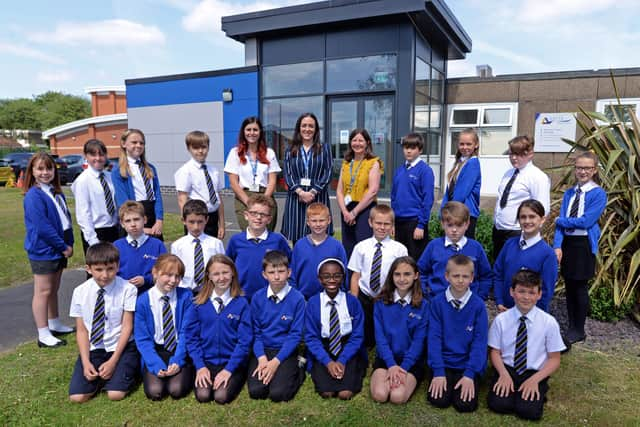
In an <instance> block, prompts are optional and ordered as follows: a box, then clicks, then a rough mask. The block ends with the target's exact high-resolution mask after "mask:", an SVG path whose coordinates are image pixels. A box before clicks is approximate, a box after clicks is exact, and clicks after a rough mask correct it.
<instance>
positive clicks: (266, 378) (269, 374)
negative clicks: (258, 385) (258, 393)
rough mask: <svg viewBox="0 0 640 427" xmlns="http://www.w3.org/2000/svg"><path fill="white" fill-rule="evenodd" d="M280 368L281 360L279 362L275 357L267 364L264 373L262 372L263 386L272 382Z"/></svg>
mask: <svg viewBox="0 0 640 427" xmlns="http://www.w3.org/2000/svg"><path fill="white" fill-rule="evenodd" d="M279 366H280V360H278V358H277V357H274V358H273V359H271V360H270V361H269V362H267V366H265V368H264V371H263V372H262V384H264V385H267V384H269V383H270V382H271V380H272V379H273V377H274V375H275V374H276V371H277V370H278V367H279Z"/></svg>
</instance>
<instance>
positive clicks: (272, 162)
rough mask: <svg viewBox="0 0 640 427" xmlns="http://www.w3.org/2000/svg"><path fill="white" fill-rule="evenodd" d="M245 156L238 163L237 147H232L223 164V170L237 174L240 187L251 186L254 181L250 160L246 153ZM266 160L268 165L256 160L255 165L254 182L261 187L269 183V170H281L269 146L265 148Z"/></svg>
mask: <svg viewBox="0 0 640 427" xmlns="http://www.w3.org/2000/svg"><path fill="white" fill-rule="evenodd" d="M245 158H246V159H247V161H246V162H245V164H242V163H240V157H238V148H237V147H234V148H232V149H231V151H230V152H229V155H228V156H227V161H226V162H225V164H224V171H225V172H226V173H232V174H234V175H238V178H239V181H240V187H242V188H251V185H253V183H254V177H253V166H252V160H251V157H250V156H249V154H248V153H247V154H245ZM267 160H268V161H269V164H268V165H265V164H264V163H260V161H258V164H257V166H256V176H255V183H256V184H258V185H261V186H262V187H266V186H267V185H268V184H269V174H270V173H271V172H276V173H278V172H280V171H282V169H281V168H280V164H279V163H278V159H277V158H276V153H275V152H274V151H273V150H272V149H271V148H267Z"/></svg>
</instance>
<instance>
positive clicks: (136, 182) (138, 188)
mask: <svg viewBox="0 0 640 427" xmlns="http://www.w3.org/2000/svg"><path fill="white" fill-rule="evenodd" d="M127 161H128V163H129V170H130V171H131V183H132V184H133V192H134V194H135V198H136V201H138V202H139V201H142V200H147V188H146V187H145V186H144V178H143V177H142V174H141V173H140V166H138V165H137V164H136V159H134V158H133V157H129V156H127ZM149 183H150V184H151V187H152V188H153V181H152V180H151V179H150V180H149Z"/></svg>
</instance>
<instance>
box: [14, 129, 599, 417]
mask: <svg viewBox="0 0 640 427" xmlns="http://www.w3.org/2000/svg"><path fill="white" fill-rule="evenodd" d="M518 138H522V137H518ZM518 138H514V140H512V141H511V142H510V159H511V162H512V164H513V166H514V168H513V169H512V170H510V171H509V172H507V174H505V177H503V182H502V183H501V185H500V188H499V191H498V192H499V194H498V200H497V203H496V217H497V219H496V224H495V227H494V244H496V245H498V246H499V245H500V244H501V243H502V244H503V247H502V248H499V249H498V251H497V258H496V261H495V264H494V266H493V267H491V265H490V264H489V261H488V259H487V256H486V254H485V251H484V249H483V248H482V246H481V245H480V243H478V242H477V241H476V240H474V239H473V235H474V229H475V224H476V221H477V217H478V214H479V208H478V206H477V205H478V203H479V182H480V181H479V179H480V178H479V170H480V169H479V164H478V160H477V151H478V140H477V135H475V132H473V131H472V130H466V131H464V132H463V133H462V134H461V135H460V137H459V150H458V154H457V156H456V164H455V165H454V167H453V169H452V171H451V172H450V173H449V175H448V177H447V178H448V185H447V189H446V191H445V197H444V200H443V206H442V209H441V222H442V227H443V230H444V234H445V235H444V237H439V238H435V239H433V240H431V241H429V242H428V243H426V241H427V240H428V239H427V238H424V237H423V236H422V235H420V236H419V237H421V238H420V239H417V240H423V239H424V240H425V241H424V242H421V243H425V244H426V246H425V245H422V246H421V245H415V244H412V245H409V247H411V248H412V250H411V252H412V253H409V252H408V250H407V247H406V246H405V245H404V244H403V243H401V242H403V241H407V240H412V239H414V240H415V237H416V235H415V234H414V233H413V232H412V230H408V231H405V232H403V233H401V234H402V235H398V234H396V235H395V239H394V238H392V235H393V234H394V227H395V230H396V232H397V230H399V229H401V228H402V229H403V230H406V229H407V227H398V226H397V221H398V220H399V221H406V220H407V219H409V220H411V219H414V218H408V217H407V216H406V215H404V213H406V212H405V209H406V207H407V206H412V205H413V204H415V205H420V203H421V200H422V199H423V198H425V197H431V199H433V189H432V188H431V189H425V188H420V181H419V180H416V179H414V177H412V174H411V166H412V165H409V163H407V166H406V168H403V169H402V170H400V171H398V172H397V173H396V177H395V178H394V181H393V186H394V188H395V189H396V190H397V189H398V188H403V187H404V188H403V190H402V191H401V192H400V194H401V199H402V200H398V191H394V190H392V200H391V202H392V203H391V205H392V207H394V209H392V207H389V206H387V205H383V204H377V205H375V206H374V207H373V208H372V209H371V212H370V215H369V225H370V227H371V230H372V236H371V237H370V238H368V239H365V240H363V241H361V242H359V243H357V244H356V246H355V247H354V248H353V252H352V254H351V256H350V257H349V259H348V260H347V255H346V252H345V249H344V247H343V246H342V244H341V243H340V242H338V241H337V240H335V239H334V238H333V237H331V236H329V235H328V230H329V227H330V223H331V213H330V211H329V209H328V208H327V206H326V205H324V204H321V203H312V204H310V205H309V207H308V209H307V218H306V223H307V226H308V227H309V230H310V234H309V235H307V236H305V237H303V238H301V239H300V240H298V241H297V242H294V243H295V244H294V248H293V251H292V250H291V249H290V246H289V242H288V241H287V240H286V239H285V238H284V237H283V236H282V235H280V234H279V233H275V232H270V231H269V230H268V228H267V227H268V224H269V223H270V222H271V220H272V217H271V216H272V212H273V211H274V206H273V199H272V198H270V197H266V196H265V195H262V194H255V195H252V196H251V197H249V199H248V201H247V203H246V210H245V211H244V218H245V220H246V221H247V229H246V231H243V232H240V233H238V234H235V235H234V236H232V237H231V238H230V240H229V243H228V245H227V248H226V250H225V248H224V245H223V243H222V241H221V240H220V239H221V238H222V237H224V233H225V230H224V216H223V210H222V209H220V207H222V205H221V203H222V202H221V199H220V196H219V194H218V193H217V182H218V175H217V171H216V170H215V168H212V167H211V166H208V165H206V156H207V152H208V137H206V134H204V133H202V132H197V131H196V132H191V133H190V134H189V135H188V136H187V139H186V142H187V149H188V150H189V152H190V153H191V155H192V160H190V161H189V162H187V163H186V164H185V165H184V166H183V167H181V168H180V170H179V171H178V172H177V173H176V186H177V187H178V194H179V196H178V198H179V204H180V208H181V210H182V220H183V224H184V227H185V236H184V237H182V238H180V239H178V240H176V241H175V242H173V243H172V244H171V254H167V253H165V252H166V249H165V246H164V244H163V242H162V215H163V213H162V204H161V202H160V203H158V202H157V200H158V199H159V198H160V188H159V184H158V180H157V173H156V170H155V168H154V167H153V166H152V165H150V164H149V163H148V162H147V161H146V160H145V158H144V136H143V134H142V132H140V131H137V130H132V131H128V132H127V133H126V134H125V135H124V136H123V142H122V149H123V154H122V155H121V157H120V164H119V170H117V171H115V172H112V174H111V177H109V176H108V174H105V172H104V164H105V160H106V148H105V146H104V144H102V143H101V142H100V141H97V140H92V141H89V142H88V143H87V144H85V147H84V152H85V157H86V159H87V163H88V166H89V167H88V168H87V169H86V170H85V171H84V172H83V173H82V174H81V176H80V177H79V178H78V179H77V180H76V182H74V184H73V188H72V189H73V192H74V195H75V198H76V217H77V221H78V223H79V225H80V228H81V230H82V238H83V246H84V248H85V260H86V264H87V267H86V269H87V273H88V274H89V275H90V276H91V278H89V279H88V280H87V281H86V282H84V283H83V284H81V285H79V286H78V287H77V288H76V289H75V290H74V293H73V297H72V301H71V308H70V316H71V317H74V318H76V329H75V330H76V336H77V342H78V348H79V353H80V355H79V357H78V359H77V362H76V365H75V368H74V371H73V375H72V379H71V384H70V386H69V394H70V399H71V400H72V401H75V402H84V401H87V400H89V399H90V398H91V397H92V396H93V395H95V393H96V392H97V391H99V390H100V389H104V390H105V391H106V392H107V395H108V397H109V398H110V399H112V400H119V399H122V398H124V397H125V396H126V394H127V393H128V391H129V390H130V389H131V388H132V386H133V385H134V383H135V381H136V380H137V378H138V377H139V371H140V365H142V378H143V384H144V391H145V394H146V395H147V396H148V397H149V398H150V399H154V400H159V399H162V398H163V397H165V396H166V395H170V396H172V397H173V398H180V397H183V396H185V395H186V394H188V393H189V392H190V391H191V390H192V389H193V390H194V392H195V396H196V399H197V400H198V401H200V402H208V401H212V400H215V401H216V402H218V403H227V402H230V401H232V400H233V399H234V398H235V397H236V396H237V395H238V393H239V392H240V390H241V388H242V386H243V384H244V383H245V382H246V383H247V388H248V392H249V395H250V396H251V397H252V398H256V399H265V398H270V399H271V400H273V401H288V400H291V399H292V398H294V396H295V394H296V392H297V391H298V389H299V387H300V386H301V385H302V383H303V381H304V379H305V373H306V372H308V373H309V374H310V375H311V378H312V380H313V383H314V385H315V389H316V391H317V392H318V393H319V394H320V395H321V396H323V397H332V396H336V397H339V398H341V399H350V398H351V397H352V396H353V395H354V394H355V393H358V392H359V391H361V389H362V383H363V378H364V376H365V373H366V370H367V367H368V365H369V361H368V351H367V350H371V349H373V348H374V347H375V353H374V354H375V356H374V360H373V362H372V366H373V372H372V375H371V381H370V390H371V397H372V398H373V399H374V400H375V401H377V402H386V401H391V402H393V403H404V402H406V401H407V400H408V399H409V398H410V397H411V395H412V394H413V392H414V390H415V388H416V386H417V385H418V384H419V383H420V382H421V381H422V380H423V379H425V378H427V379H428V381H429V382H428V388H427V399H428V401H429V402H431V404H433V405H434V406H436V407H448V406H450V405H453V406H454V407H455V408H456V409H457V410H458V411H461V412H468V411H473V410H475V409H476V408H477V406H478V386H479V380H480V378H481V377H482V376H483V374H484V371H485V368H486V360H487V346H488V347H489V358H490V360H491V364H492V366H493V367H494V370H495V374H494V376H493V378H492V380H491V383H490V386H489V396H488V404H489V407H490V408H491V409H492V410H494V411H496V412H500V413H515V414H516V415H518V416H520V417H523V418H527V419H538V418H540V417H541V416H542V411H543V402H544V400H545V393H546V391H547V389H548V384H547V381H548V378H549V376H550V375H551V374H552V373H553V372H554V371H555V370H556V369H557V368H558V367H559V363H560V352H561V351H563V350H565V344H564V341H563V338H562V337H561V335H560V328H559V325H558V322H557V321H556V320H555V319H554V318H553V317H552V316H551V315H549V314H548V313H547V312H548V309H549V302H550V300H551V298H552V296H553V292H554V289H555V282H556V279H557V267H558V263H560V265H561V273H562V274H563V277H564V278H565V283H566V286H567V310H568V313H569V323H570V324H569V330H568V331H567V335H568V336H567V337H566V338H565V340H567V341H568V342H576V341H580V340H583V339H584V335H585V333H584V321H585V318H586V311H587V309H588V293H587V281H588V280H589V279H590V278H591V277H592V276H593V269H594V266H595V261H594V258H595V253H596V251H597V243H598V238H599V228H598V218H599V216H600V214H601V212H602V211H603V209H604V206H605V204H606V193H604V191H603V190H602V189H601V188H600V187H599V186H598V185H597V167H598V164H597V158H596V157H595V156H594V155H593V154H592V153H590V152H586V153H582V154H580V155H578V157H577V158H576V163H575V168H576V180H577V183H576V186H575V187H572V188H571V189H569V190H568V191H566V192H565V196H564V198H563V202H562V207H561V212H560V217H559V218H558V219H557V221H556V234H555V239H554V247H555V252H554V250H553V249H552V248H551V247H550V246H549V245H548V244H547V243H546V242H544V240H542V238H541V236H540V230H541V227H542V224H543V222H544V220H545V215H546V212H547V211H548V204H549V203H548V200H546V201H545V200H542V201H539V200H536V198H539V196H540V195H539V194H538V193H536V192H535V191H533V190H532V187H531V186H528V181H527V180H526V179H525V178H526V177H527V176H529V175H535V173H534V172H536V171H533V172H532V171H531V170H528V169H527V168H529V169H531V168H535V166H534V165H533V164H532V163H531V159H532V157H533V143H532V142H531V141H529V140H526V141H525V142H524V148H523V145H522V144H523V142H522V141H523V140H522V139H518ZM406 141H407V142H406V143H404V144H403V148H404V150H405V151H406V152H408V153H409V154H411V153H413V151H415V149H416V147H420V148H421V144H422V142H421V140H420V138H419V137H416V136H415V135H413V136H412V137H411V138H407V139H406ZM405 154H406V153H405ZM414 165H415V162H414ZM405 169H406V170H405ZM536 169H537V168H536ZM538 171H539V170H538ZM203 172H204V173H203ZM122 177H124V178H122ZM545 177H546V175H545ZM531 179H532V178H529V180H531ZM546 179H547V180H548V178H546ZM534 181H535V182H536V185H537V186H540V183H539V180H535V179H534ZM26 184H27V185H26V189H27V191H26V195H25V201H24V206H25V223H26V226H27V227H26V228H27V235H26V237H25V249H26V250H27V253H28V255H29V260H30V262H31V266H32V270H33V273H34V282H35V286H34V300H33V301H34V302H33V312H34V318H35V321H36V325H37V327H38V345H39V346H41V347H56V346H59V345H64V344H65V341H64V340H62V339H59V338H56V336H57V335H62V334H65V333H69V332H72V331H73V330H74V329H72V328H68V327H66V326H65V325H63V324H62V323H61V322H60V321H59V319H58V313H57V289H58V287H59V284H60V275H61V272H62V270H63V268H64V267H65V266H66V259H67V258H69V257H70V256H71V255H72V247H73V235H72V233H71V216H70V212H69V209H68V207H67V204H66V200H65V198H64V195H63V194H62V192H61V191H60V185H59V180H58V178H57V171H56V169H55V164H54V163H53V160H52V159H51V157H50V156H48V155H47V154H44V153H38V154H36V155H35V156H34V157H33V158H32V160H31V161H30V163H29V166H28V168H27V177H26ZM527 191H528V192H529V193H528V195H529V196H528V197H526V195H525V193H527ZM428 192H430V193H431V194H430V196H429V195H426V196H425V193H428ZM581 196H582V197H581ZM412 197H413V198H415V200H411V198H412ZM547 197H548V188H547ZM542 198H543V199H544V197H542ZM407 199H409V200H407ZM134 200H138V201H137V202H136V201H134ZM514 204H517V205H515V206H514ZM545 206H546V207H547V208H546V209H545ZM394 210H395V212H394ZM412 212H413V211H412ZM508 212H511V213H512V214H513V215H514V218H515V221H514V220H513V219H509V218H507V213H508ZM500 218H503V220H501V219H500ZM504 218H507V219H504ZM510 221H511V222H514V223H516V225H517V226H519V227H518V231H517V233H511V234H512V235H513V237H511V238H509V239H506V242H504V241H502V242H500V239H501V238H502V237H504V236H505V235H507V234H508V231H509V230H508V229H504V224H507V223H509V222H510ZM425 231H427V230H425ZM511 231H515V230H511ZM496 234H498V235H500V236H498V238H497V239H498V240H496V238H495V237H496ZM120 236H123V237H120ZM507 237H508V236H507ZM503 240H504V239H503ZM108 242H115V243H114V244H111V243H108ZM416 248H417V249H416ZM494 250H495V247H494ZM416 260H417V261H416ZM491 290H493V295H494V297H495V301H496V306H497V308H498V312H499V314H498V316H497V317H496V318H495V320H494V322H493V323H492V325H491V328H489V326H488V314H487V311H486V307H485V300H486V299H487V298H488V297H489V295H490V293H491ZM54 335H55V336H54ZM425 361H426V364H425Z"/></svg>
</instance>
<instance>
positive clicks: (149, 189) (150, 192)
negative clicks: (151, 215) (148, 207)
mask: <svg viewBox="0 0 640 427" xmlns="http://www.w3.org/2000/svg"><path fill="white" fill-rule="evenodd" d="M136 165H138V168H139V169H140V176H142V180H143V181H144V189H145V190H146V191H147V200H155V197H154V195H153V187H152V186H151V180H150V179H149V178H148V177H147V174H146V172H145V170H144V165H143V164H142V160H140V159H138V160H136Z"/></svg>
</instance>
